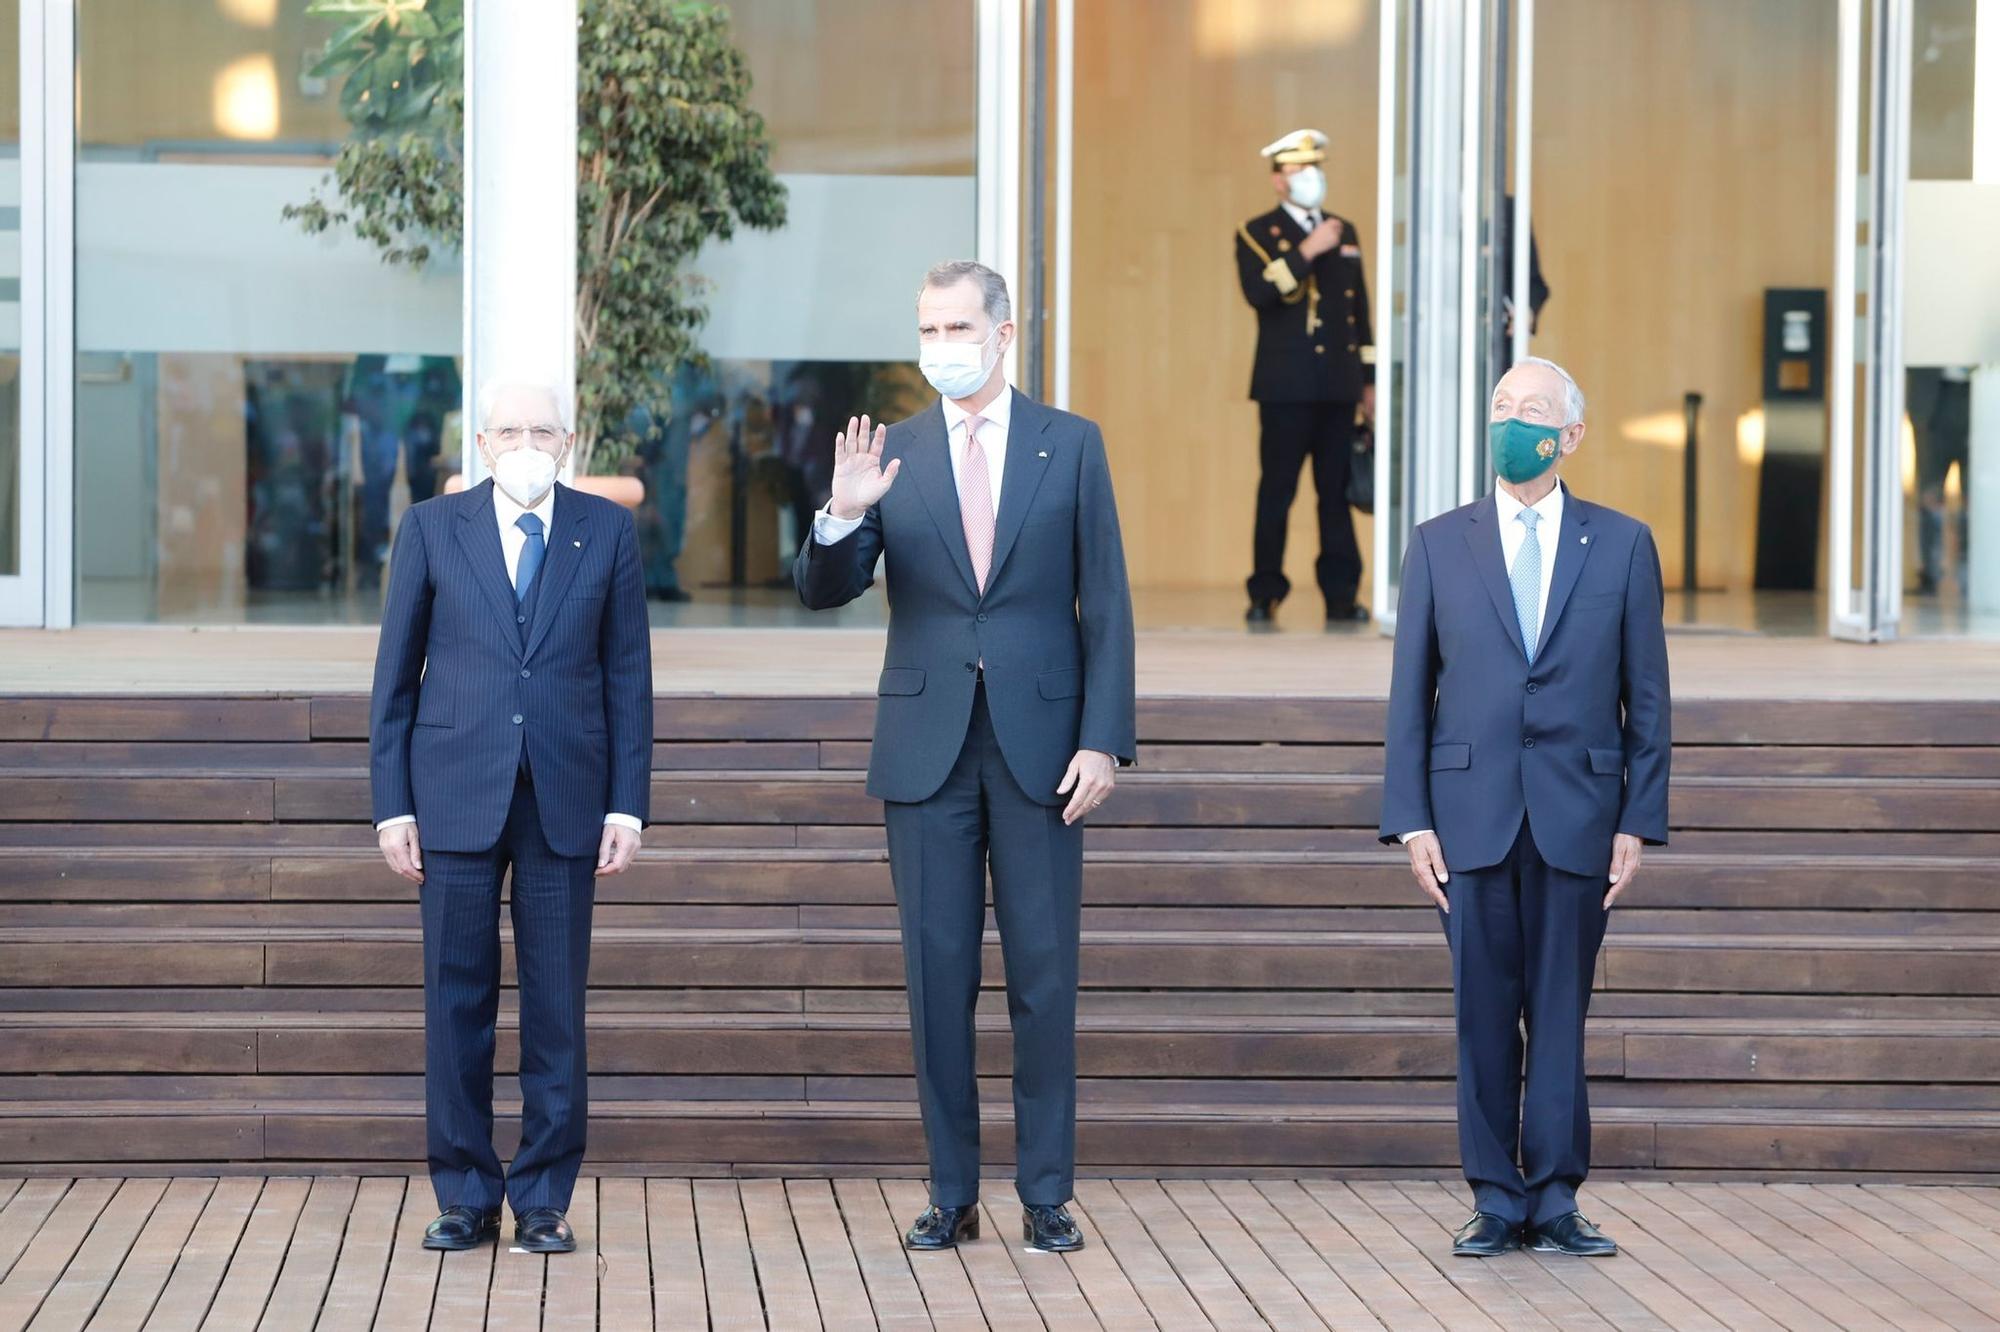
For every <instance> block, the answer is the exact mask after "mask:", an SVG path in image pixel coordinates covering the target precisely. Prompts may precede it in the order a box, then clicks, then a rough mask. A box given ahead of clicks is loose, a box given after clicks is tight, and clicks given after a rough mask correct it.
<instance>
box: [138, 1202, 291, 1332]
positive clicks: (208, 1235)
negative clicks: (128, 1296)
mask: <svg viewBox="0 0 2000 1332" xmlns="http://www.w3.org/2000/svg"><path fill="white" fill-rule="evenodd" d="M265 1184H266V1181H265V1180H263V1179H262V1178H259V1177H257V1176H247V1177H246V1176H238V1177H236V1178H233V1179H225V1180H222V1181H220V1182H219V1183H217V1184H216V1186H215V1191H214V1192H212V1193H210V1194H209V1195H208V1204H207V1206H205V1207H203V1208H202V1209H201V1219H200V1220H198V1221H196V1222H195V1223H194V1229H193V1231H191V1232H190V1233H189V1235H188V1238H187V1243H186V1244H185V1245H184V1246H183V1247H182V1248H181V1251H180V1255H179V1260H178V1261H177V1262H175V1263H174V1264H173V1275H172V1276H170V1277H168V1278H167V1284H166V1287H165V1288H164V1289H163V1290H161V1291H160V1298H159V1299H158V1300H157V1301H155V1303H154V1305H153V1312H152V1315H151V1316H150V1317H149V1318H147V1319H146V1322H145V1327H146V1332H193V1329H195V1328H198V1327H200V1326H201V1325H202V1320H203V1319H205V1318H207V1317H208V1310H209V1306H210V1305H211V1304H213V1303H214V1301H215V1293H216V1291H217V1290H218V1289H220V1287H221V1285H222V1279H223V1276H224V1274H225V1273H226V1272H227V1271H228V1270H229V1264H230V1260H231V1258H233V1257H234V1256H235V1253H236V1246H237V1245H238V1244H240V1243H241V1242H242V1239H243V1231H244V1227H245V1226H247V1225H248V1224H249V1221H250V1216H251V1213H252V1212H253V1211H254V1210H255V1209H256V1206H257V1200H258V1199H259V1198H260V1197H262V1196H263V1193H264V1188H265Z"/></svg>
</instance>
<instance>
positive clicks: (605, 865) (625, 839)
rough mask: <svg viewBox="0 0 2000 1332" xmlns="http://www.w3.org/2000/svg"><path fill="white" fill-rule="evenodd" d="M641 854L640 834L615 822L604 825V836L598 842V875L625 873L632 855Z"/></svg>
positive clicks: (600, 876)
mask: <svg viewBox="0 0 2000 1332" xmlns="http://www.w3.org/2000/svg"><path fill="white" fill-rule="evenodd" d="M638 854H639V834H638V833H635V832H633V831H632V830H631V829H630V828H622V827H620V826H619V825H617V824H615V823H607V824H605V825H604V838H603V840H601V841H600V842H598V844H597V877H598V878H600V879H601V878H603V877H604V876H605V875H607V874H623V873H624V872H625V869H626V866H628V865H630V864H631V863H632V857H633V856H636V855H638Z"/></svg>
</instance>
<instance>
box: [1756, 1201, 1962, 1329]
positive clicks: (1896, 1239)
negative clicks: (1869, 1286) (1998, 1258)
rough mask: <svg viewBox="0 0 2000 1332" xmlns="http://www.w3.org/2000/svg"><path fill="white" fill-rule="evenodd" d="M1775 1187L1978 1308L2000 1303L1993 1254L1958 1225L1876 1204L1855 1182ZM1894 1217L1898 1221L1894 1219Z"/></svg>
mask: <svg viewBox="0 0 2000 1332" xmlns="http://www.w3.org/2000/svg"><path fill="white" fill-rule="evenodd" d="M1772 1187H1773V1188H1774V1189H1776V1190H1777V1191H1778V1193H1779V1194H1780V1195H1781V1196H1783V1197H1785V1198H1788V1199H1790V1200H1792V1201H1794V1202H1796V1203H1798V1204H1799V1205H1800V1206H1802V1207H1804V1208H1805V1209H1806V1210H1808V1211H1811V1212H1815V1213H1817V1214H1818V1215H1819V1217H1820V1218H1821V1219H1822V1220H1823V1221H1825V1222H1828V1223H1830V1224H1832V1225H1834V1226H1837V1227H1838V1228H1840V1229H1841V1230H1844V1231H1846V1232H1847V1233H1848V1234H1850V1235H1853V1236H1854V1237H1855V1238H1856V1239H1858V1240H1860V1241H1861V1242H1862V1243H1865V1244H1872V1245H1874V1246H1875V1247H1876V1248H1877V1249H1880V1250H1881V1251H1882V1252H1883V1253H1885V1254H1887V1255H1888V1256H1889V1257H1891V1258H1894V1259H1895V1260H1896V1261H1897V1262H1899V1263H1901V1264H1902V1265H1903V1266H1905V1267H1907V1268H1909V1269H1910V1270H1911V1271H1913V1272H1915V1273H1917V1274H1918V1275H1919V1276H1921V1277H1923V1278H1924V1279H1925V1280H1927V1281H1930V1282H1932V1283H1934V1284H1936V1285H1938V1286H1941V1287H1943V1288H1944V1289H1945V1290H1948V1291H1950V1292H1951V1293H1952V1294H1954V1295H1956V1296H1958V1297H1959V1298H1960V1299H1962V1300H1964V1301H1965V1302H1967V1303H1968V1304H1971V1305H1973V1306H1974V1307H1975V1308H1978V1309H1992V1308H1996V1307H2000V1269H1996V1268H1995V1266H1994V1263H1993V1254H1992V1253H1991V1252H1990V1251H1988V1250H1985V1249H1983V1248H1978V1247H1974V1246H1973V1245H1970V1244H1968V1243H1966V1241H1965V1240H1964V1238H1963V1237H1962V1236H1961V1235H1960V1234H1958V1233H1955V1228H1954V1229H1946V1228H1945V1227H1942V1226H1938V1225H1934V1224H1929V1223H1926V1222H1924V1221H1923V1220H1921V1219H1919V1218H1915V1217H1912V1216H1911V1215H1910V1214H1909V1213H1907V1212H1903V1211H1902V1210H1901V1209H1900V1208H1896V1207H1894V1206H1888V1207H1878V1206H1870V1205H1868V1204H1869V1202H1870V1200H1869V1198H1868V1196H1867V1195H1864V1194H1863V1193H1862V1192H1861V1190H1860V1189H1858V1188H1856V1187H1854V1186H1852V1185H1841V1184H1776V1185H1773V1186H1772ZM1892 1219H1893V1220H1894V1221H1895V1222H1896V1223H1897V1224H1893V1225H1892V1224H1890V1221H1891V1220H1892Z"/></svg>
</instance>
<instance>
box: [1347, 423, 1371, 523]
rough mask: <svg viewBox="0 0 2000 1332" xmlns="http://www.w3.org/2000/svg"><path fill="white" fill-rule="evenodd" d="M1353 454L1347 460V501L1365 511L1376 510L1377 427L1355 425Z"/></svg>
mask: <svg viewBox="0 0 2000 1332" xmlns="http://www.w3.org/2000/svg"><path fill="white" fill-rule="evenodd" d="M1353 449H1354V452H1353V455H1352V456H1351V457H1349V458H1348V460H1347V502H1348V503H1349V504H1350V505H1352V506H1353V507H1355V508H1357V509H1359V510H1361V512H1363V513H1373V512H1375V427H1374V426H1372V425H1357V426H1355V427H1354V444H1353Z"/></svg>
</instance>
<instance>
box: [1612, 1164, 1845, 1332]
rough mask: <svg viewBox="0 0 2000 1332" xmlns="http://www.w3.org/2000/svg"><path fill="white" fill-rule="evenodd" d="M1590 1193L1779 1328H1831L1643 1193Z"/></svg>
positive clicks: (1620, 1187)
mask: <svg viewBox="0 0 2000 1332" xmlns="http://www.w3.org/2000/svg"><path fill="white" fill-rule="evenodd" d="M1593 1193H1594V1196H1595V1197H1596V1199H1597V1200H1598V1201H1599V1202H1600V1203H1604V1204H1610V1205H1612V1206H1615V1207H1616V1208H1617V1209H1618V1210H1619V1211H1620V1212H1622V1213H1623V1214H1624V1215H1626V1216H1628V1217H1631V1218H1632V1219H1633V1220H1635V1221H1637V1222H1639V1223H1640V1224H1641V1225H1643V1226H1644V1227H1645V1228H1646V1231H1647V1232H1648V1233H1649V1234H1651V1235H1652V1236H1653V1237H1654V1238H1655V1239H1657V1240H1659V1241H1660V1242H1661V1243H1662V1244H1666V1245H1670V1246H1672V1247H1673V1248H1674V1249H1675V1250H1676V1251H1677V1252H1679V1253H1680V1254H1681V1255H1682V1256H1684V1257H1685V1258H1687V1259H1688V1261H1689V1262H1691V1263H1693V1264H1694V1265H1695V1267H1697V1268H1698V1269H1700V1270H1701V1271H1702V1272H1704V1273H1707V1274H1710V1275H1712V1276H1713V1277H1714V1278H1715V1279H1716V1280H1717V1281H1719V1282H1721V1283H1722V1284H1723V1285H1725V1286H1727V1287H1728V1288H1729V1289H1731V1290H1733V1291H1734V1292H1736V1293H1737V1294H1738V1295H1740V1296H1742V1297H1743V1299H1744V1300H1745V1301H1747V1302H1748V1303H1749V1304H1750V1305H1752V1306H1753V1307H1755V1308H1756V1309H1758V1310H1760V1311H1762V1312H1763V1313H1764V1314H1765V1315H1767V1316H1768V1317H1770V1318H1772V1319H1775V1320H1776V1321H1777V1322H1779V1323H1780V1324H1782V1325H1783V1326H1785V1327H1788V1328H1793V1329H1808V1328H1824V1327H1833V1326H1835V1324H1833V1323H1832V1322H1831V1321H1830V1320H1828V1319H1827V1318H1826V1317H1824V1316H1823V1315H1821V1314H1820V1313H1818V1312H1816V1311H1815V1310H1813V1309H1811V1308H1809V1307H1807V1306H1806V1305H1805V1304H1803V1303H1801V1302H1800V1301H1799V1300H1798V1298H1797V1297H1796V1296H1794V1295H1792V1294H1791V1292H1789V1291H1787V1290H1785V1289H1784V1288H1783V1287H1781V1286H1779V1285H1777V1284H1776V1283H1774V1282H1772V1281H1771V1280H1770V1279H1769V1278H1768V1277H1766V1276H1765V1275H1764V1274H1763V1273H1761V1272H1759V1271H1757V1270H1756V1269H1755V1268H1754V1267H1751V1266H1750V1265H1749V1264H1747V1263H1744V1262H1741V1261H1739V1260H1738V1259H1737V1258H1736V1256H1735V1255H1734V1254H1732V1253H1731V1252H1729V1250H1727V1249H1726V1248H1724V1247H1723V1246H1722V1245H1721V1244H1719V1243H1717V1242H1716V1241H1714V1240H1712V1239H1710V1238H1709V1237H1708V1236H1707V1235H1704V1234H1702V1233H1701V1232H1700V1231H1697V1230H1695V1229H1694V1228H1693V1227H1691V1226H1689V1225H1687V1224H1686V1223H1685V1222H1683V1221H1682V1220H1681V1219H1680V1218H1679V1217H1677V1216H1675V1215H1674V1214H1673V1213H1671V1212H1669V1211H1667V1210H1665V1209H1664V1208H1662V1207H1660V1206H1658V1205H1657V1204H1655V1203H1654V1202H1653V1201H1652V1200H1651V1199H1650V1198H1648V1197H1646V1196H1645V1195H1643V1194H1640V1193H1636V1192H1634V1191H1633V1190H1632V1188H1631V1187H1630V1186H1629V1185H1625V1184H1601V1185H1596V1186H1594V1187H1593ZM1610 1233H1611V1237H1612V1238H1613V1239H1616V1238H1617V1234H1616V1232H1610ZM1711 1312H1714V1313H1716V1315H1717V1317H1721V1316H1722V1315H1721V1311H1720V1310H1715V1309H1713V1308H1712V1307H1711ZM1732 1325H1733V1324H1732Z"/></svg>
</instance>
